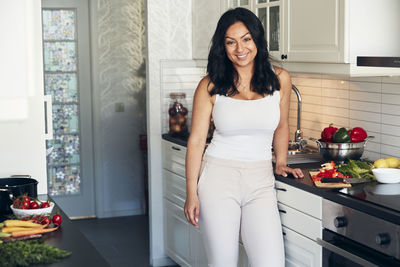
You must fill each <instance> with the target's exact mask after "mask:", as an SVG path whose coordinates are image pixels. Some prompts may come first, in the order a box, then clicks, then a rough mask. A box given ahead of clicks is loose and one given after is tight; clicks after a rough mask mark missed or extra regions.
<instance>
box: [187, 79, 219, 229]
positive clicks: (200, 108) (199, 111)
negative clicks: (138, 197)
mask: <svg viewBox="0 0 400 267" xmlns="http://www.w3.org/2000/svg"><path fill="white" fill-rule="evenodd" d="M209 86H210V83H209V78H208V77H205V78H203V79H202V80H201V81H200V83H199V85H198V86H197V89H196V92H195V94H194V99H193V109H192V125H191V130H190V136H189V140H188V143H187V151H186V203H185V216H186V219H187V220H188V222H189V223H191V224H193V225H195V226H197V225H198V224H197V222H198V219H199V212H200V202H199V198H198V196H197V180H198V177H199V172H200V166H201V160H202V156H203V152H204V148H205V145H206V140H207V133H208V127H209V124H210V118H211V111H212V105H213V104H212V102H211V96H210V94H209V93H208V92H209V90H208V89H209Z"/></svg>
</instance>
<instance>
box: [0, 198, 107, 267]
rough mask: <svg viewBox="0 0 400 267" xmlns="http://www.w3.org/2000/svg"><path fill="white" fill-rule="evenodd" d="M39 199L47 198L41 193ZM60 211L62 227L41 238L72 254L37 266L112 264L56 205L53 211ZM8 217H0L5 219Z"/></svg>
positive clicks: (61, 266)
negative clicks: (51, 262)
mask: <svg viewBox="0 0 400 267" xmlns="http://www.w3.org/2000/svg"><path fill="white" fill-rule="evenodd" d="M39 199H42V200H45V199H47V197H46V196H43V195H40V196H39ZM58 210H59V211H60V215H61V216H62V224H61V226H60V228H59V229H58V230H57V231H55V232H51V233H47V234H44V235H43V236H42V238H41V240H43V241H45V242H46V244H49V245H51V246H54V247H56V248H59V249H63V250H67V251H69V252H72V254H71V256H69V257H68V258H65V259H62V260H60V261H58V262H55V263H53V264H48V265H35V266H51V267H64V266H65V267H67V266H68V267H69V266H96V267H101V266H104V267H105V266H110V265H109V264H108V263H107V261H106V260H105V259H104V258H103V257H102V255H101V254H100V253H99V252H98V251H97V250H96V249H95V248H94V247H93V245H92V244H91V243H90V242H89V240H87V239H86V237H85V236H84V235H83V234H82V233H81V232H80V231H79V229H78V228H77V227H76V226H75V225H74V224H73V223H72V221H71V220H70V219H69V218H68V216H67V215H66V214H65V213H64V212H63V211H62V210H61V209H60V208H59V207H58V206H57V204H56V205H55V207H54V209H53V212H57V211H58ZM4 219H6V218H0V221H3V220H4Z"/></svg>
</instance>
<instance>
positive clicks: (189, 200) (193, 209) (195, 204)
mask: <svg viewBox="0 0 400 267" xmlns="http://www.w3.org/2000/svg"><path fill="white" fill-rule="evenodd" d="M184 210H185V217H186V220H187V221H188V222H189V223H191V224H193V225H194V226H198V222H199V213H200V201H199V198H198V196H197V194H193V195H188V196H186V202H185V209H184Z"/></svg>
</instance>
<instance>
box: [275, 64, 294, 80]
mask: <svg viewBox="0 0 400 267" xmlns="http://www.w3.org/2000/svg"><path fill="white" fill-rule="evenodd" d="M273 67H274V69H275V74H276V76H277V77H278V78H279V79H290V74H289V72H288V71H287V70H285V69H284V68H280V67H277V66H273Z"/></svg>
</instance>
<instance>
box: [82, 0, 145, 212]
mask: <svg viewBox="0 0 400 267" xmlns="http://www.w3.org/2000/svg"><path fill="white" fill-rule="evenodd" d="M90 8H91V19H92V21H91V22H92V23H91V38H92V42H91V49H92V51H91V52H92V70H93V90H92V93H93V100H94V109H93V110H94V114H93V117H94V131H93V136H94V143H95V147H94V153H95V172H96V175H95V177H96V185H95V186H96V201H97V202H96V204H97V216H99V217H112V216H126V215H136V214H143V213H145V208H146V206H145V203H146V202H145V193H144V192H145V188H144V183H145V181H144V179H145V177H144V158H143V155H142V151H141V150H140V148H139V134H145V133H146V88H145V56H146V54H145V53H146V49H145V36H144V34H145V25H144V19H145V14H144V13H145V10H144V0H115V1H106V0H95V1H91V6H90ZM119 104H122V105H123V110H120V111H117V110H116V105H119Z"/></svg>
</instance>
